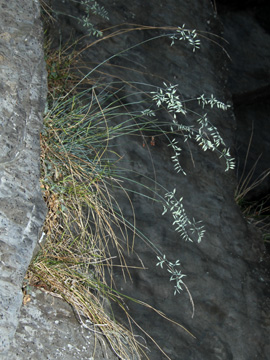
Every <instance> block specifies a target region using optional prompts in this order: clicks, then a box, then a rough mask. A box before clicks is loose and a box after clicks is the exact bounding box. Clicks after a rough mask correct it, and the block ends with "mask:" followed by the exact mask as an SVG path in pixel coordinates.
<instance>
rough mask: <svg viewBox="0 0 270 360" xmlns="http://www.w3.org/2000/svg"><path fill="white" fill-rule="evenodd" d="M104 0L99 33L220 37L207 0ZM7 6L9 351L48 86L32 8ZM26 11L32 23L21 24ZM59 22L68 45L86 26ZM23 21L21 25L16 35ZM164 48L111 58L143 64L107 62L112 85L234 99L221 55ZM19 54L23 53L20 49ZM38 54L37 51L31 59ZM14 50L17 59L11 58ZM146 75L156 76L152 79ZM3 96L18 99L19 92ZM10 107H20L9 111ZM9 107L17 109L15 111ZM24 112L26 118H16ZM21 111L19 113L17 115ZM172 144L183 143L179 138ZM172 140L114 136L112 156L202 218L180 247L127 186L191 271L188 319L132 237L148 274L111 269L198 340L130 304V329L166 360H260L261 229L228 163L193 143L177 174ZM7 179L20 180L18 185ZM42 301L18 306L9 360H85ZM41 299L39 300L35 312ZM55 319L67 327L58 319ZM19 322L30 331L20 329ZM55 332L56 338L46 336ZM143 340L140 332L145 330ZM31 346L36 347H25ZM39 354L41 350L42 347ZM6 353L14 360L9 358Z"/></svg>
mask: <svg viewBox="0 0 270 360" xmlns="http://www.w3.org/2000/svg"><path fill="white" fill-rule="evenodd" d="M99 2H100V3H101V4H102V5H104V6H105V8H106V9H107V10H108V12H109V14H110V23H104V22H103V23H102V24H100V28H102V27H107V26H110V25H117V24H119V23H123V22H132V23H139V24H145V25H154V26H164V25H168V26H172V25H173V26H177V25H182V24H183V23H186V24H187V27H189V28H197V29H200V30H202V31H210V32H214V33H217V32H218V31H219V29H220V26H221V25H220V23H219V21H217V19H216V17H215V15H214V11H213V9H212V6H211V2H210V1H208V0H202V1H197V0H196V1H195V0H191V1H188V2H187V1H176V0H161V1H159V2H157V1H156V0H149V1H148V2H145V1H139V0H138V1H136V2H134V1H129V0H125V1H122V0H118V1H113V2H110V3H108V2H107V1H101V0H100V1H99ZM2 3H3V5H4V7H2V8H1V10H2V9H3V11H2V12H1V15H2V14H5V16H4V17H2V19H3V22H2V21H1V27H2V24H4V19H7V20H9V19H12V22H11V21H10V20H9V21H8V22H6V23H5V26H4V30H2V29H1V33H2V34H3V33H4V34H5V33H7V34H9V35H4V36H3V37H1V42H2V43H3V46H2V49H3V52H1V58H0V59H1V66H2V64H3V66H5V71H8V70H9V69H10V68H12V66H14V67H13V69H12V70H13V71H10V75H9V78H8V79H7V76H4V75H3V81H2V84H3V85H2V89H6V92H7V96H10V98H9V101H8V102H6V103H4V105H5V106H2V108H3V109H6V110H5V114H6V115H5V116H4V117H3V120H1V121H3V122H4V121H6V120H7V119H8V118H10V117H11V116H9V114H10V113H12V114H14V116H15V118H14V119H21V121H18V124H16V126H13V125H12V123H11V122H9V123H8V125H10V124H11V126H10V127H8V125H6V126H5V127H4V130H5V131H6V136H5V137H3V141H2V140H1V141H2V143H3V145H1V148H2V147H3V161H2V165H1V168H0V171H1V184H0V188H1V189H2V188H3V189H4V190H3V191H1V192H0V194H1V197H2V200H1V205H0V211H1V218H0V220H1V251H2V257H1V261H2V262H1V266H2V273H1V276H2V278H1V283H0V285H1V289H3V290H1V310H2V309H4V310H5V311H2V319H1V323H0V325H1V328H0V330H1V341H2V349H4V348H6V345H7V344H8V341H9V339H11V337H12V334H13V333H14V330H15V328H16V325H17V318H16V315H17V314H18V311H19V307H20V303H21V292H20V286H21V280H22V277H23V274H24V271H25V269H26V267H27V264H28V262H29V259H30V257H31V252H32V249H33V247H34V243H35V241H36V238H37V232H38V227H39V225H40V223H41V220H42V216H43V215H42V214H43V211H44V209H43V206H42V202H41V196H40V193H39V186H38V180H37V178H38V168H37V167H33V166H32V163H31V160H32V161H33V163H35V164H37V163H38V131H39V129H40V121H39V119H40V118H39V116H38V115H39V114H38V113H39V112H41V110H42V106H43V104H42V103H43V100H42V99H44V98H43V95H44V93H45V89H44V88H43V89H42V87H41V88H39V87H38V85H42V84H43V85H44V84H45V78H44V77H43V75H44V73H43V70H40V67H41V69H43V61H42V58H43V56H41V53H42V52H41V47H40V43H39V41H38V40H37V39H38V37H36V36H37V34H39V30H38V31H37V29H39V20H38V11H37V6H36V4H35V3H34V2H33V3H31V2H30V3H28V2H26V0H25V1H21V2H20V6H19V5H15V4H12V5H9V7H8V5H7V4H6V3H4V1H2ZM52 3H55V5H57V6H58V7H60V10H62V11H66V12H69V11H70V14H72V15H73V16H82V15H83V14H82V13H80V11H81V10H82V8H80V7H78V6H77V7H73V6H70V2H69V1H62V2H59V1H55V2H52ZM61 7H62V8H61ZM14 14H16V15H14ZM18 14H21V16H19V15H18ZM27 16H30V18H28V20H27V21H25V22H24V19H26V17H27ZM60 19H61V21H62V22H60V23H58V24H57V33H58V30H59V31H60V32H62V35H63V38H64V39H65V38H66V39H69V37H70V33H71V31H74V29H75V30H76V31H77V33H78V34H79V35H81V34H82V33H83V32H84V31H85V29H84V28H83V27H82V26H80V24H79V23H78V21H76V19H73V20H72V19H69V20H67V19H68V18H66V17H62V18H61V17H60ZM10 24H12V27H11V25H10ZM97 25H98V23H97ZM21 26H23V29H24V30H20V29H21ZM24 31H25V32H26V33H27V36H25V32H24ZM33 33H34V36H33V39H32V40H33V41H38V42H37V44H36V46H35V42H32V41H30V40H28V39H31V34H33ZM16 34H17V35H16ZM23 34H24V35H23ZM148 35H151V34H150V33H148V34H145V38H144V35H142V33H140V32H138V33H130V34H126V35H124V36H122V37H121V38H120V37H119V38H118V39H117V41H114V40H112V41H108V42H106V43H104V45H105V46H101V44H99V46H97V47H95V48H94V47H93V48H91V51H89V53H88V54H87V56H86V58H85V60H86V61H88V63H89V66H91V64H92V63H93V62H95V61H99V62H100V61H103V60H104V59H105V58H107V57H108V56H110V55H112V54H114V53H116V52H117V51H118V50H122V49H123V48H127V47H128V46H132V45H133V44H135V43H138V42H140V41H142V40H144V39H146V38H147V36H148ZM14 38H15V40H14V41H13V39H14ZM16 39H17V40H18V41H17V44H16ZM25 40H26V41H25ZM215 40H217V39H216V38H215ZM169 45H170V40H169V39H166V40H165V39H163V40H162V41H161V42H159V41H157V42H154V43H148V44H145V45H144V46H143V47H142V48H136V49H133V51H132V52H131V53H129V54H128V55H127V56H126V57H125V58H121V59H119V58H118V59H114V62H113V63H112V64H111V65H124V66H130V64H131V63H132V64H137V65H138V64H139V65H138V69H139V70H140V72H138V73H136V74H135V73H132V72H129V71H126V70H122V71H123V72H122V73H121V71H120V70H119V69H117V68H116V67H112V66H111V67H110V69H111V79H113V78H117V77H122V76H123V75H124V76H125V79H129V80H136V81H138V82H144V83H147V82H148V83H149V84H154V85H162V81H163V80H165V81H167V82H171V83H173V84H179V89H180V92H181V93H183V95H184V96H186V97H187V98H189V97H196V96H198V95H200V94H201V93H205V94H208V95H210V94H212V93H213V94H215V95H216V96H217V97H218V98H219V99H221V100H223V101H227V100H230V93H229V91H228V89H227V88H226V76H227V75H226V63H227V59H226V56H225V54H224V52H223V51H222V49H221V48H219V47H218V46H216V45H215V44H214V43H212V42H211V41H207V40H205V41H203V44H202V48H201V50H200V51H198V52H196V53H195V54H193V53H192V50H191V49H190V48H188V47H186V46H185V45H184V44H182V43H178V44H177V46H174V47H170V46H169ZM18 49H19V50H21V51H19V52H17V54H16V50H17V51H18ZM36 50H38V51H40V53H39V54H38V53H36V52H35V51H36ZM1 51H2V50H1ZM13 53H15V55H16V56H13ZM11 55H12V56H11ZM7 56H9V58H8V60H9V61H7ZM4 61H5V62H4ZM12 61H14V63H15V64H14V65H13V62H12ZM107 70H108V67H107V68H106V71H107ZM153 73H155V74H156V75H157V76H152V74H153ZM5 74H7V72H6V73H5ZM24 76H25V77H24ZM10 79H11V80H12V79H13V80H12V81H13V82H12V83H8V82H7V81H11V80H10ZM20 81H21V82H20ZM37 83H38V84H37ZM12 84H13V85H12ZM19 84H21V85H22V87H21V92H19V89H20V87H19ZM35 84H36V85H35ZM23 85H24V86H23ZM25 85H26V86H25ZM8 86H9V88H8ZM31 87H32V90H33V89H36V90H37V92H36V93H35V95H36V97H35V96H34V94H33V93H31ZM2 89H1V91H2ZM12 89H14V90H12ZM3 91H4V90H3ZM12 91H13V92H12ZM122 91H123V97H124V96H125V95H128V93H125V91H128V89H127V90H126V89H122ZM10 94H14V95H13V96H14V97H13V96H11V95H10ZM42 94H43V95H42ZM1 99H4V96H1ZM13 99H15V100H14V101H13ZM16 100H17V103H18V104H22V106H20V107H18V108H16V106H17V105H16ZM1 101H4V100H1ZM9 103H10V104H11V105H12V104H13V105H12V106H13V107H11V105H9ZM29 104H31V106H30V107H29ZM23 109H24V110H25V113H23V114H21V111H22V110H23ZM34 109H35V110H34ZM16 114H20V115H19V117H18V118H17V117H16V116H17V115H16ZM22 120H25V121H24V122H23V121H22ZM211 121H212V122H213V123H214V125H215V126H217V127H218V128H219V129H220V130H221V133H222V135H223V136H224V138H225V140H226V142H227V143H228V145H231V144H232V139H233V137H234V130H235V119H234V114H233V112H232V111H229V112H226V113H224V112H214V113H212V116H211ZM23 124H24V126H22V125H23ZM16 131H17V132H18V135H17V137H16V141H9V140H8V139H9V138H8V135H10V136H14V133H16ZM19 134H20V135H19ZM13 139H14V138H13ZM20 139H22V141H21V142H20V141H19V140H20ZM17 140H18V141H17ZM179 141H180V142H181V137H179ZM167 145H168V143H167V141H166V138H162V137H160V138H157V139H156V146H154V147H151V146H149V148H148V149H147V147H146V148H144V147H143V146H142V141H141V139H137V138H134V137H130V138H123V139H121V138H118V139H117V140H116V142H115V146H116V148H115V150H116V151H117V152H118V153H119V154H121V155H123V159H124V163H125V166H126V168H127V170H128V171H133V174H135V173H137V174H138V173H141V174H143V175H147V176H149V177H154V176H156V178H157V181H158V182H159V183H160V184H161V185H162V186H163V187H165V188H166V189H168V190H172V189H173V188H176V189H177V194H178V197H180V196H184V205H185V208H186V211H187V213H188V215H189V216H190V217H193V216H194V217H195V219H198V220H199V219H200V220H202V221H203V223H204V225H205V228H206V230H207V233H206V236H205V238H204V240H203V242H202V243H201V244H194V243H185V242H183V241H182V240H181V239H180V237H179V235H178V234H176V233H175V232H174V231H173V227H172V219H171V218H170V216H169V214H167V215H168V216H167V215H166V216H161V212H162V207H161V206H160V205H156V203H155V202H153V201H150V200H149V201H147V200H146V199H145V198H141V197H140V196H137V195H136V193H137V192H141V188H140V187H139V186H137V185H133V188H132V190H133V191H134V194H133V195H132V196H131V198H132V201H133V205H134V209H135V211H136V214H137V227H138V228H139V229H140V230H141V231H142V232H144V233H145V234H146V235H147V236H148V237H149V238H150V239H151V240H152V241H153V242H154V244H155V245H156V246H157V247H158V248H159V249H160V250H161V251H162V252H163V253H164V254H166V256H167V258H168V259H169V260H171V261H175V260H176V259H180V261H181V265H182V269H183V272H184V273H185V274H187V278H186V283H187V285H188V287H189V290H190V292H191V294H192V296H193V300H194V303H195V316H194V318H192V317H191V312H192V311H191V306H190V303H189V298H188V294H187V293H185V292H183V293H182V294H181V295H177V296H174V295H173V284H172V283H170V282H169V274H168V273H167V272H166V271H163V270H162V269H160V268H157V267H156V261H157V260H156V257H155V254H154V253H153V252H152V251H151V250H150V249H149V248H148V247H147V246H146V245H145V244H144V243H143V242H141V241H140V240H139V239H137V240H136V243H135V251H136V254H137V255H136V254H134V255H132V256H129V255H128V254H126V257H127V260H128V263H129V264H131V265H134V266H141V261H142V262H143V263H144V264H145V265H146V266H147V269H146V270H139V269H131V273H132V277H133V282H129V281H128V282H125V281H124V280H123V278H122V276H121V274H120V273H119V274H116V276H115V282H116V284H117V287H118V289H119V290H121V291H122V292H124V293H126V294H127V295H129V296H132V297H134V298H138V299H140V300H142V301H145V302H147V303H149V304H150V305H152V306H154V307H155V308H157V309H159V310H161V311H163V312H164V313H166V314H167V315H168V316H169V317H170V318H172V319H173V320H174V321H177V322H179V323H180V324H182V325H184V326H185V327H186V328H187V329H188V330H190V331H191V332H192V333H193V334H194V335H195V336H196V339H195V338H192V337H191V336H190V335H189V334H187V333H186V332H184V331H183V330H182V329H181V328H179V327H177V326H175V325H172V324H170V323H169V322H168V321H166V320H164V319H162V318H160V317H159V316H158V315H156V314H155V313H154V312H151V311H149V309H146V308H143V307H140V306H139V305H137V304H136V303H133V302H128V307H129V309H130V313H131V315H132V316H133V317H134V319H135V320H136V322H137V323H138V324H139V325H140V326H141V327H142V328H143V329H144V330H145V331H147V332H148V333H149V334H150V335H151V336H152V337H153V338H154V339H155V341H157V342H158V344H159V345H160V346H161V347H162V348H163V349H164V350H165V352H166V353H167V354H168V355H169V356H170V357H171V359H172V360H234V359H237V360H254V359H260V360H266V359H267V358H268V354H269V345H268V337H269V335H268V334H269V312H268V311H267V310H268V309H269V302H267V301H266V300H265V292H264V291H265V282H266V281H267V278H266V277H265V276H263V275H262V272H261V271H260V268H259V267H258V262H259V260H260V257H261V256H262V251H261V243H260V239H259V237H258V235H257V233H256V232H255V231H254V229H253V228H252V226H250V225H248V224H247V223H246V222H245V220H244V219H243V217H242V215H241V213H240V211H239V209H238V208H237V206H236V205H235V203H234V199H233V193H234V186H235V184H236V181H235V178H234V174H233V172H230V173H224V163H222V162H221V161H219V159H218V157H217V156H215V155H214V154H212V153H204V152H202V151H200V150H199V149H198V147H197V146H195V144H193V143H192V142H191V143H189V147H188V146H187V144H182V143H181V145H182V147H183V155H182V157H181V163H182V166H183V167H184V169H185V171H186V172H187V177H184V176H179V175H177V174H176V173H175V172H174V169H173V165H172V163H171V161H170V157H171V156H172V155H173V153H172V151H171V149H170V148H168V146H167ZM191 154H192V156H191ZM192 160H194V164H195V167H194V166H193V162H192ZM153 169H155V172H154V170H153ZM28 171H30V172H29V173H28ZM13 176H14V177H16V182H14V180H13ZM134 176H135V175H134ZM134 179H135V180H137V181H138V182H141V183H143V182H144V181H145V180H144V177H143V176H139V175H136V177H134ZM148 185H149V184H148ZM12 186H13V188H12ZM115 195H118V201H119V202H120V203H121V206H122V209H123V212H124V215H125V216H126V217H127V218H128V219H130V220H131V219H132V211H131V208H130V206H129V203H128V201H127V199H126V198H124V197H123V198H121V194H115ZM16 201H17V203H16ZM15 209H16V212H15ZM30 225H31V226H32V227H31V226H30ZM2 229H3V230H2ZM5 229H8V231H7V230H5ZM2 249H3V250H2ZM14 264H16V268H15V266H14ZM17 269H19V270H17ZM16 294H17V295H16ZM46 301H47V299H45V300H42V296H40V294H39V295H38V296H37V297H35V299H34V301H33V303H31V304H30V309H24V311H23V312H22V315H21V316H22V318H21V323H20V327H19V331H18V332H17V340H16V341H17V342H15V347H13V348H12V351H13V353H14V352H15V351H16V346H18V347H20V349H21V348H22V347H23V350H22V351H18V352H17V355H13V357H14V359H24V358H26V357H27V358H28V357H29V356H30V359H33V360H34V359H36V358H37V356H39V358H40V359H47V358H48V356H53V357H54V358H58V357H57V356H59V358H60V356H62V355H63V354H64V355H63V356H65V357H66V358H67V359H68V358H71V357H72V356H74V357H75V356H81V358H85V359H87V356H88V354H84V353H81V355H80V354H79V353H77V347H76V344H75V343H74V342H73V341H77V340H76V339H75V340H74V339H70V338H67V337H66V335H67V334H66V333H65V326H64V327H62V326H60V327H57V326H51V323H50V321H51V322H53V321H54V318H53V316H52V317H50V314H51V313H52V314H54V313H57V314H61V311H62V310H61V307H62V306H63V305H61V304H58V305H57V306H56V307H58V306H59V308H58V310H57V309H55V310H54V309H52V306H51V304H52V303H53V302H54V301H53V300H52V299H51V301H49V302H50V304H49V305H48V303H46ZM39 302H40V303H42V304H41V306H39ZM43 305H44V306H43ZM40 309H41V310H40ZM44 309H45V311H44ZM44 312H47V313H48V314H49V316H48V318H47V317H46V320H45V322H46V326H45V331H44V332H43V329H42V331H40V329H41V327H42V324H41V323H42V319H43V315H42V314H44ZM67 312H68V310H65V312H64V313H65V314H67V317H69V314H68V313H67ZM116 314H117V316H118V319H119V320H120V321H124V317H123V316H122V314H121V313H120V312H119V313H117V310H116ZM23 316H24V318H23ZM57 316H58V315H57ZM59 320H62V319H61V315H60V319H59ZM64 320H65V319H64ZM64 320H63V323H64ZM25 324H26V326H27V329H28V330H29V332H28V333H25V332H24V328H25V327H26V326H25ZM73 329H74V328H73V327H72V326H71V327H70V331H71V332H72V331H73ZM7 330H8V331H7ZM46 331H47V332H48V335H46ZM54 331H55V334H56V336H55V337H54V336H53V334H52V332H54ZM76 331H77V330H76V328H75V332H76ZM136 331H137V330H136ZM2 334H3V336H2ZM140 335H142V336H144V334H143V333H141V334H140ZM46 336H48V338H49V342H50V345H49V346H52V347H54V346H55V343H54V338H57V344H56V345H57V346H56V348H54V349H50V350H48V351H46V346H48V344H47V343H46V342H44V341H43V340H44V338H45V337H46ZM28 340H29V341H28ZM66 341H68V344H70V343H71V344H72V346H74V348H73V350H74V349H75V348H76V351H74V352H72V351H70V349H71V348H70V347H69V346H68V344H66V351H64V350H63V352H61V351H60V352H56V351H54V350H55V349H56V350H57V351H58V350H59V347H58V344H61V346H62V348H64V347H65V342H66ZM29 342H31V343H32V344H34V346H33V347H32V349H30V350H31V351H30V352H29ZM146 344H147V346H148V348H149V350H150V352H149V358H150V359H151V360H152V359H153V360H159V359H160V360H161V359H164V355H162V354H161V353H160V352H159V351H158V350H157V348H156V347H155V346H154V345H153V343H151V341H149V339H148V338H146ZM59 346H60V345H59ZM41 348H42V352H40V351H39V349H41ZM80 349H83V344H80ZM29 354H31V355H29ZM57 354H58V355H57ZM97 356H98V355H97ZM102 357H104V358H107V356H105V355H100V357H99V358H98V357H97V359H99V360H100V359H102ZM7 358H12V357H11V356H10V355H9V356H8V357H7Z"/></svg>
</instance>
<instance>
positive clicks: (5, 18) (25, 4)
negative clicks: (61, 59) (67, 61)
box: [0, 0, 47, 355]
mask: <svg viewBox="0 0 270 360" xmlns="http://www.w3.org/2000/svg"><path fill="white" fill-rule="evenodd" d="M0 17H1V22H0V70H1V72H0V78H1V79H0V80H1V81H0V84H1V85H0V105H1V106H0V109H1V110H0V198H1V200H0V256H1V258H0V260H1V261H0V266H1V270H0V273H1V275H0V287H1V292H0V309H1V310H0V311H1V316H0V353H1V354H2V355H3V354H4V353H5V351H6V350H7V349H8V346H9V343H10V341H11V340H12V338H13V336H14V333H15V330H16V327H17V324H18V316H19V311H20V307H21V302H22V290H21V287H22V281H23V278H24V275H25V272H26V270H27V267H28V264H29V263H30V260H31V258H32V254H33V250H34V248H35V246H36V243H37V239H38V233H39V230H40V227H41V225H42V223H43V220H44V216H45V206H44V203H43V199H42V195H41V191H40V185H39V132H40V130H41V127H42V116H43V110H44V104H45V98H46V91H47V88H46V71H45V65H44V59H43V50H42V27H41V22H40V18H39V4H38V3H36V2H35V1H23V0H22V1H20V2H7V1H0Z"/></svg>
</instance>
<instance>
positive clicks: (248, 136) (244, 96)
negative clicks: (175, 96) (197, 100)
mask: <svg viewBox="0 0 270 360" xmlns="http://www.w3.org/2000/svg"><path fill="white" fill-rule="evenodd" d="M268 7H269V4H265V5H264V7H262V9H261V11H258V10H260V7H258V8H255V9H251V10H250V11H238V12H235V13H234V12H231V11H224V12H223V13H222V21H223V24H224V34H223V36H224V38H225V39H226V40H227V41H228V42H229V46H228V51H229V53H230V54H231V61H230V63H229V69H230V71H229V81H228V88H229V89H230V91H231V93H232V95H233V104H234V111H235V116H236V122H237V131H236V150H237V156H238V157H239V158H240V159H241V161H240V164H239V169H238V175H239V178H240V177H241V176H242V174H243V175H244V177H245V176H246V175H247V174H248V173H249V171H251V169H252V167H253V166H254V165H255V164H256V163H257V164H256V166H255V168H254V176H253V177H252V180H251V183H252V182H253V181H254V180H255V179H257V178H258V177H259V176H260V175H261V174H262V173H263V172H265V171H267V170H269V168H270V161H269V151H270V141H269V114H270V107H269V103H270V102H269V99H270V71H269V68H270V58H269V54H270V32H269V23H268V26H267V23H265V22H264V21H263V20H264V18H262V17H261V16H260V17H259V16H258V14H262V13H263V9H264V8H265V13H268V11H267V8H268ZM267 29H268V30H267ZM249 142H250V150H249V152H248V144H249ZM246 157H247V159H248V162H247V164H246V165H245V159H246ZM269 191H270V182H269V177H267V179H266V180H265V181H264V182H262V183H261V184H259V186H257V187H256V188H255V189H253V190H252V191H251V192H250V194H249V199H250V200H254V199H260V198H263V197H266V196H267V195H268V194H269Z"/></svg>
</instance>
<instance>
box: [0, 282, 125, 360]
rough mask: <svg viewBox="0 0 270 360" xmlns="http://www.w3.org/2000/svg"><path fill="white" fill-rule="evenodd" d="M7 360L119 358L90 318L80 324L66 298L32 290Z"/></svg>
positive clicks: (100, 359) (111, 359) (101, 359)
mask: <svg viewBox="0 0 270 360" xmlns="http://www.w3.org/2000/svg"><path fill="white" fill-rule="evenodd" d="M29 295H30V294H29ZM1 359H2V358H1ZM7 359H10V360H24V359H25V360H26V359H27V360H28V359H29V360H36V359H39V360H45V359H51V360H57V359H65V360H75V359H78V360H93V359H98V360H117V359H118V357H116V355H115V354H114V353H113V351H112V350H111V349H110V348H109V347H108V345H107V343H106V342H105V341H104V338H103V337H102V336H100V335H99V334H98V332H97V331H96V329H95V327H94V326H93V325H91V324H90V323H89V321H87V320H86V322H85V323H84V326H83V325H81V326H80V325H79V322H78V319H77V318H76V317H75V315H74V312H73V311H72V309H71V307H70V306H69V305H68V304H67V303H66V302H64V300H62V299H60V298H59V297H57V295H56V296H52V295H50V294H49V293H44V292H43V291H41V290H35V289H33V291H31V301H30V302H29V303H28V304H27V305H26V306H23V307H22V310H21V314H20V321H19V325H18V328H17V332H16V336H15V339H14V342H13V344H12V346H11V348H10V351H9V354H8V356H7Z"/></svg>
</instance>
